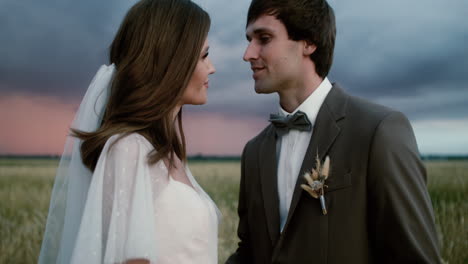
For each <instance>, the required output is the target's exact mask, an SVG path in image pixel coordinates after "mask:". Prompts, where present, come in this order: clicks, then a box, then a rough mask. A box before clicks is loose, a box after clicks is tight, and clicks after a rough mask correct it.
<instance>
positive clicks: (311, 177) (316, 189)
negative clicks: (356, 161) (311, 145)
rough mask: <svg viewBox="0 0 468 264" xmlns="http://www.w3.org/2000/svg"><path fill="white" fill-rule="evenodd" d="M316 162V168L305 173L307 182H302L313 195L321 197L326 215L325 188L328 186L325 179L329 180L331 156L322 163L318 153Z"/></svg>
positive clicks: (317, 197) (305, 188)
mask: <svg viewBox="0 0 468 264" xmlns="http://www.w3.org/2000/svg"><path fill="white" fill-rule="evenodd" d="M316 162H317V164H316V168H315V169H312V171H310V172H306V173H305V174H304V178H305V179H306V180H307V184H301V187H302V189H304V190H305V191H307V192H308V193H309V194H310V195H311V196H312V197H314V198H316V199H320V206H321V207H322V213H323V214H324V215H326V214H327V207H326V205H325V188H327V187H328V186H327V185H325V181H326V180H327V178H328V175H329V173H330V158H329V157H328V156H327V157H326V158H325V162H324V163H323V165H322V163H321V162H320V159H319V157H318V155H317V158H316Z"/></svg>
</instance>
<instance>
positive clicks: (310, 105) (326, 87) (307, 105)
mask: <svg viewBox="0 0 468 264" xmlns="http://www.w3.org/2000/svg"><path fill="white" fill-rule="evenodd" d="M331 88H332V84H331V83H330V81H329V80H328V78H327V77H325V78H324V79H323V81H322V83H320V85H319V86H318V87H317V89H315V91H314V92H313V93H311V94H310V95H309V97H307V98H306V99H305V100H304V102H302V104H301V105H299V106H298V107H297V108H296V109H295V110H294V111H293V112H292V113H289V112H287V111H286V110H284V109H283V108H282V107H281V105H280V107H279V113H280V114H281V115H284V116H287V115H292V114H294V113H296V112H297V111H302V112H304V113H305V114H306V115H307V118H309V121H310V122H311V123H312V125H313V124H314V123H315V119H316V118H317V115H318V112H319V110H320V107H321V106H322V104H323V101H325V98H326V97H327V95H328V92H330V90H331Z"/></svg>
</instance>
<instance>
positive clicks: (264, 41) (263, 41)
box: [259, 36, 271, 43]
mask: <svg viewBox="0 0 468 264" xmlns="http://www.w3.org/2000/svg"><path fill="white" fill-rule="evenodd" d="M259 40H260V42H261V43H268V42H269V41H270V40H271V37H270V36H261V37H260V38H259Z"/></svg>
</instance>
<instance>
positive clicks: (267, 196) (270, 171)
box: [259, 127, 280, 245]
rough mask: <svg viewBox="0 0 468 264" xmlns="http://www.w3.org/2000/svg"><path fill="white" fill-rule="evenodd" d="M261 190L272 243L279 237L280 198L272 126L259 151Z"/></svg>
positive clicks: (274, 136)
mask: <svg viewBox="0 0 468 264" xmlns="http://www.w3.org/2000/svg"><path fill="white" fill-rule="evenodd" d="M259 161H260V174H261V177H260V178H261V186H262V187H261V190H262V197H263V203H264V206H265V216H266V222H267V227H268V232H269V234H270V238H271V242H272V245H275V244H276V241H277V240H278V237H279V228H280V224H279V198H278V181H277V160H276V135H275V131H274V129H273V128H272V127H270V129H269V131H268V133H267V136H266V138H265V139H264V140H263V142H262V145H261V146H260V152H259Z"/></svg>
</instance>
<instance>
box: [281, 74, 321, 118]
mask: <svg viewBox="0 0 468 264" xmlns="http://www.w3.org/2000/svg"><path fill="white" fill-rule="evenodd" d="M322 81H323V78H321V77H320V76H318V75H317V74H311V75H310V76H307V75H306V77H305V80H304V81H303V82H298V83H296V84H294V85H291V87H290V88H289V89H283V90H282V91H280V92H278V95H279V99H280V105H281V107H282V108H283V109H284V110H285V111H287V112H289V113H292V112H293V111H294V110H295V109H296V108H298V107H299V106H300V105H301V104H302V103H303V102H304V101H305V100H306V99H307V98H308V97H309V96H310V95H311V94H312V93H313V92H314V91H315V90H317V88H318V87H319V86H320V84H321V83H322Z"/></svg>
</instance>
